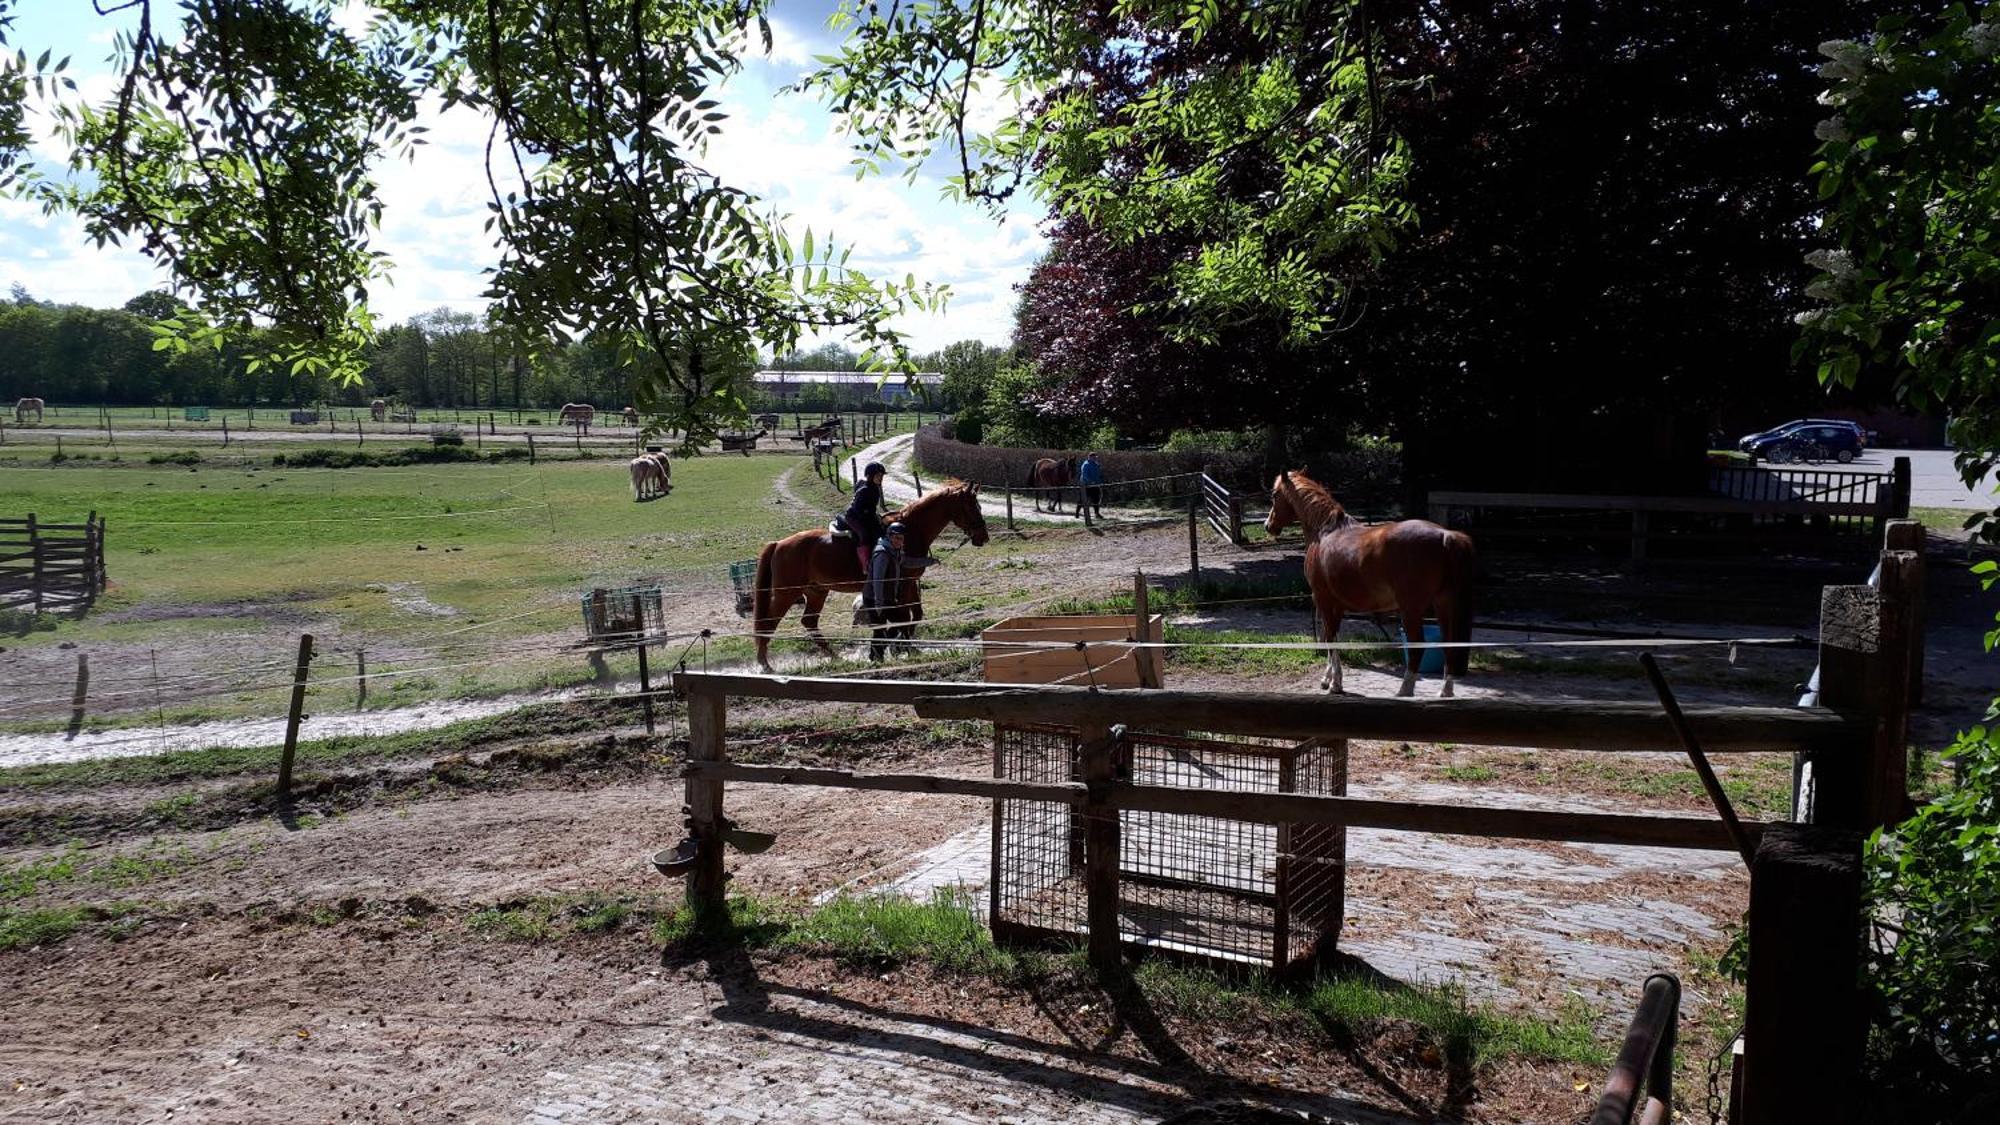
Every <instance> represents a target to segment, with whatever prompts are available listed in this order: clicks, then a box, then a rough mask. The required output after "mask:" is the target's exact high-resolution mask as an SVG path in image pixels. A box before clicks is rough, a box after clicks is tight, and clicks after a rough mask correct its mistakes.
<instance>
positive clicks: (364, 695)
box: [354, 648, 368, 711]
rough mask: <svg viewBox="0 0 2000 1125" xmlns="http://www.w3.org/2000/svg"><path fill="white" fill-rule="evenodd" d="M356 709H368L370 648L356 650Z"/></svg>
mask: <svg viewBox="0 0 2000 1125" xmlns="http://www.w3.org/2000/svg"><path fill="white" fill-rule="evenodd" d="M354 709H355V710H356V711H366V710H367V709H368V650H367V649H365V648H357V649H355V650H354Z"/></svg>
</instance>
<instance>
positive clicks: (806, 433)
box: [799, 422, 840, 442]
mask: <svg viewBox="0 0 2000 1125" xmlns="http://www.w3.org/2000/svg"><path fill="white" fill-rule="evenodd" d="M799 436H800V437H801V438H803V439H805V440H806V441H807V442H815V441H839V440H840V423H838V422H829V423H827V424H826V425H823V426H808V427H806V428H805V429H803V430H800V431H799Z"/></svg>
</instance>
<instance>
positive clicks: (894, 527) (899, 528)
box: [882, 520, 908, 535]
mask: <svg viewBox="0 0 2000 1125" xmlns="http://www.w3.org/2000/svg"><path fill="white" fill-rule="evenodd" d="M882 530H883V531H884V532H886V533H888V534H890V535H901V534H903V533H904V532H905V531H907V530H908V529H907V528H905V527H904V526H903V521H902V520H897V521H896V522H894V523H892V524H890V525H889V526H888V527H885V528H883V529H882Z"/></svg>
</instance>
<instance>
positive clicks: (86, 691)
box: [69, 652, 90, 733]
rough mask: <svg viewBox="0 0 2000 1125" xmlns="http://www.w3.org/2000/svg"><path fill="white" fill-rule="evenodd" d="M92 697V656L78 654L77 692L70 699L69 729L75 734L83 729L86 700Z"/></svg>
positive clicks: (71, 694)
mask: <svg viewBox="0 0 2000 1125" xmlns="http://www.w3.org/2000/svg"><path fill="white" fill-rule="evenodd" d="M89 697H90V654H89V653H83V652H79V653H77V654H76V690H75V691H74V692H71V693H70V697H69V729H70V731H71V733H74V732H76V731H78V730H80V729H82V727H83V705H84V700H86V699H88V698H89Z"/></svg>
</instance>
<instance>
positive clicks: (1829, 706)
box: [655, 522, 1922, 1122]
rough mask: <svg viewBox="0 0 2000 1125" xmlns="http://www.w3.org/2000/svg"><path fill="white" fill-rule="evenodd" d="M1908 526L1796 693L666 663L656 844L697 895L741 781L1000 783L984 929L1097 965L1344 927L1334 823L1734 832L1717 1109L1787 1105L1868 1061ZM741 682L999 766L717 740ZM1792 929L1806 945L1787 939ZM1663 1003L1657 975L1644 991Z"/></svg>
mask: <svg viewBox="0 0 2000 1125" xmlns="http://www.w3.org/2000/svg"><path fill="white" fill-rule="evenodd" d="M1914 527H1915V525H1913V524H1909V523H1906V522H1905V523H1896V524H1892V525H1891V526H1890V527H1889V528H1888V530H1887V540H1886V545H1885V546H1886V549H1884V550H1883V551H1882V552H1881V558H1880V565H1879V567H1878V570H1877V572H1876V574H1875V575H1873V576H1872V577H1871V581H1870V582H1869V583H1868V584H1865V585H1853V586H1830V587H1827V588H1826V589H1825V590H1824V592H1823V595H1822V606H1823V610H1822V621H1821V633H1820V668H1819V672H1818V675H1817V677H1816V682H1817V684H1818V694H1817V697H1816V699H1815V700H1814V702H1815V704H1816V705H1814V706H1800V707H1778V706H1689V707H1681V706H1679V705H1678V704H1677V703H1676V702H1675V701H1674V700H1673V699H1672V697H1671V695H1663V696H1662V698H1661V701H1660V702H1659V703H1658V704H1640V703H1630V702H1605V703H1592V702H1573V701H1561V702H1558V701H1539V700H1498V699H1479V700H1419V701H1404V700H1396V699H1371V698H1349V697H1340V696H1332V697H1317V696H1310V695H1298V694H1268V693H1256V692H1241V691H1220V692H1218V691H1178V690H1165V689H1151V688H1126V689H1105V688H1099V687H1088V686H1084V687H1079V686H1073V685H1071V686H1052V685H994V684H987V683H969V682H925V681H892V680H875V681H858V680H850V679H827V678H819V679H814V678H809V677H771V676H750V675H737V674H727V673H699V672H688V671H682V672H680V673H678V674H677V675H676V677H675V690H676V691H677V692H678V693H679V694H681V695H682V696H683V697H684V698H685V700H686V704H687V709H688V710H687V714H688V750H687V760H686V763H685V765H684V767H683V772H684V775H685V777H686V791H687V792H686V809H687V828H688V836H687V838H686V839H685V840H684V841H682V843H681V844H679V845H678V846H676V847H675V848H672V849H669V850H667V851H664V852H662V853H661V855H660V857H659V858H658V859H656V861H655V862H656V864H658V865H659V867H660V869H661V871H662V872H663V873H667V874H672V875H681V874H685V876H686V879H687V894H688V899H689V901H690V903H692V904H693V905H694V906H695V907H696V908H697V909H703V910H720V909H722V908H723V889H724V886H725V881H726V878H727V875H726V871H725V866H726V851H727V844H726V841H727V840H728V838H729V836H730V834H731V833H732V832H734V831H735V830H736V829H737V827H738V826H737V825H735V823H734V822H733V821H731V820H730V819H729V817H728V814H727V811H726V803H725V791H726V787H727V786H728V784H729V783H731V782H734V783H737V784H744V783H758V784H773V785H804V786H830V787H836V788H849V789H860V790H874V791H888V792H904V793H931V794H956V795H962V796H973V797H983V798H987V799H990V800H991V801H992V803H993V814H992V816H993V832H992V859H991V862H992V878H991V883H990V891H989V901H988V917H989V921H990V924H991V925H992V928H993V930H994V933H995V935H996V936H999V937H1004V938H1011V939H1017V940H1019V939H1028V940H1034V939H1050V938H1053V939H1057V940H1078V941H1080V942H1081V943H1082V944H1084V945H1085V946H1086V947H1087V949H1088V951H1089V956H1090V959H1091V960H1092V962H1093V963H1094V964H1096V965H1097V966H1098V967H1099V968H1100V970H1103V971H1117V970H1118V968H1119V966H1120V965H1121V964H1122V961H1123V958H1124V956H1125V955H1126V954H1127V953H1128V952H1130V953H1137V954H1165V955H1171V956H1180V957H1192V958H1195V959H1197V960H1201V961H1205V962H1210V963H1225V964H1227V963H1234V964H1238V965H1254V966H1259V967H1262V968H1266V969H1270V970H1274V971H1278V972H1284V971H1287V970H1293V969H1300V968H1310V967H1311V966H1313V965H1314V964H1315V963H1318V962H1324V961H1325V960H1326V959H1328V958H1330V957H1331V956H1332V955H1333V954H1334V953H1335V952H1336V951H1337V950H1338V947H1339V934H1340V932H1341V929H1342V925H1341V922H1342V901H1343V891H1342V885H1343V883H1344V878H1345V872H1344V866H1345V863H1344V861H1345V843H1346V833H1347V832H1348V830H1349V829H1354V828H1370V829H1389V830H1394V831H1402V832H1437V833H1447V834H1452V835H1465V836H1477V837H1495V838H1517V839H1532V840H1551V841H1573V842H1589V843H1599V844H1620V845H1638V846H1643V847H1653V848H1670V849H1701V850H1718V851H1740V852H1741V853H1742V855H1743V859H1744V862H1745V863H1746V864H1747V865H1749V867H1750V868H1751V872H1752V875H1751V901H1752V906H1751V912H1750V932H1751V939H1750V940H1751V945H1750V948H1751V950H1752V954H1751V956H1752V961H1751V966H1750V980H1751V986H1750V992H1749V1013H1750V1017H1749V1025H1748V1030H1747V1032H1746V1034H1745V1036H1744V1062H1743V1070H1742V1073H1741V1076H1740V1082H1741V1086H1740V1099H1741V1100H1740V1103H1739V1104H1738V1106H1737V1112H1736V1113H1732V1116H1731V1120H1740V1121H1751V1122H1775V1121H1785V1120H1796V1119H1798V1118H1797V1117H1795V1116H1793V1114H1794V1113H1795V1112H1796V1111H1797V1110H1798V1109H1799V1107H1801V1106H1818V1107H1820V1108H1821V1109H1824V1110H1829V1111H1830V1110H1831V1109H1833V1108H1836V1107H1837V1106H1838V1105H1839V1104H1840V1099H1841V1096H1842V1095H1841V1094H1840V1093H1839V1083H1838V1082H1828V1081H1827V1080H1826V1075H1825V1073H1824V1068H1825V1067H1826V1065H1827V1064H1828V1062H1829V1061H1830V1060H1831V1061H1833V1062H1835V1063H1837V1064H1841V1065H1845V1064H1848V1063H1851V1064H1853V1067H1858V1063H1859V1059H1860V1050H1861V1043H1862V1040H1861V1029H1862V1028H1863V1026H1864V1020H1863V1017H1862V1013H1861V1010H1860V1008H1859V999H1858V989H1857V986H1856V984H1855V976H1854V973H1855V969H1856V967H1857V965H1858V956H1859V951H1858V948H1848V946H1849V944H1850V942H1846V941H1842V940H1838V939H1837V938H1836V935H1845V934H1851V933H1852V932H1853V930H1854V927H1855V925H1856V923H1857V922H1858V919H1859V917H1860V915H1859V903H1860V898H1859V893H1860V881H1859V880H1860V871H1859V835H1858V834H1859V833H1861V832H1865V831H1866V830H1868V829H1870V828H1873V827H1875V826H1879V825H1881V824H1884V823H1890V822H1893V821H1894V820H1896V819H1899V818H1900V817H1901V815H1903V809H1904V808H1905V807H1906V803H1907V800H1908V797H1907V780H1906V777H1905V750H1904V747H1905V743H1906V739H1907V727H1908V709H1909V701H1910V686H1911V682H1912V676H1913V672H1914V670H1915V668H1916V662H1915V656H1914V655H1913V654H1915V653H1916V652H1918V651H1920V649H1921V642H1922V620H1921V615H1920V614H1918V613H1916V612H1915V605H1916V600H1915V599H1916V597H1917V592H1918V591H1919V590H1920V589H1921V582H1922V578H1921V574H1922V555H1921V554H1920V553H1919V552H1917V551H1913V550H1906V549H1902V546H1903V545H1904V544H1906V543H1908V542H1911V541H1912V538H1913V537H1912V534H1911V532H1912V530H1913V529H1914ZM1094 643H1096V644H1102V645H1105V646H1107V647H1111V648H1114V649H1117V648H1123V649H1126V650H1133V649H1134V648H1135V646H1137V644H1138V642H1134V641H1130V640H1109V641H1101V642H1094ZM732 698H757V699H766V700H797V701H841V702H852V703H869V704H874V705H877V706H880V707H885V708H887V707H893V708H905V707H907V708H910V709H913V710H914V712H915V713H916V715H918V716H919V717H921V718H924V719H930V720H956V721H972V722H978V723H985V724H990V725H991V730H992V732H993V739H994V753H993V769H992V777H991V778H990V779H982V778H968V777H955V776H948V775H940V774H893V773H873V774H871V773H864V772H857V771H852V770H836V769H825V768H812V767H792V766H786V765H764V764H756V765H752V764H738V763H734V762H731V761H729V760H728V752H727V731H728V722H729V720H728V713H729V712H728V701H729V700H730V699H732ZM1355 738H1367V739H1378V740H1383V739H1386V740H1406V741H1409V742H1428V743H1448V744H1460V745H1486V746H1504V747H1512V748H1517V749H1526V748H1546V749H1561V750H1570V751H1584V752H1588V753H1604V754H1612V755H1615V754H1619V753H1627V752H1634V751H1652V752H1658V751H1674V750H1685V751H1686V752H1687V753H1688V754H1689V755H1690V756H1692V757H1693V758H1694V759H1695V761H1696V764H1697V766H1698V767H1699V768H1700V769H1702V770H1704V771H1705V770H1707V768H1708V767H1707V765H1706V762H1705V759H1704V758H1703V757H1702V755H1703V754H1711V755H1712V754H1730V755H1734V754H1747V753H1777V754H1789V755H1792V756H1794V757H1795V758H1796V759H1797V760H1798V761H1800V762H1802V763H1803V764H1804V765H1805V767H1806V770H1805V772H1806V773H1807V774H1809V776H1810V777H1811V778H1812V782H1811V785H1810V787H1809V788H1807V789H1804V790H1802V791H1801V793H1800V795H1799V797H1798V799H1797V802H1796V807H1795V815H1796V816H1797V817H1798V818H1799V820H1800V821H1801V822H1802V823H1791V822H1754V821H1752V822H1739V821H1738V820H1737V818H1735V817H1734V816H1733V814H1730V813H1729V811H1728V809H1727V801H1726V798H1724V797H1722V795H1721V790H1720V789H1719V788H1714V789H1713V790H1712V792H1713V794H1714V795H1715V796H1716V797H1717V800H1718V805H1719V806H1720V807H1719V810H1718V811H1720V812H1722V813H1723V816H1722V817H1721V818H1720V819H1716V818H1704V817H1684V816H1653V815H1632V814H1621V813H1601V812H1567V811H1547V810H1538V809H1522V808H1503V807H1486V806H1480V805H1476V804H1463V803H1449V804H1447V803H1437V802H1427V801H1381V800H1371V799H1363V798H1355V797H1350V796H1346V795H1345V789H1346V783H1347V781H1348V777H1347V769H1346V766H1347V760H1346V757H1347V744H1348V741H1349V740H1350V739H1355ZM742 827H746V828H748V827H756V826H751V825H745V826H742ZM771 827H777V826H771ZM780 835H781V836H782V833H781V834H780ZM779 846H780V847H782V846H783V845H782V840H781V842H780V845H779ZM1802 895H1803V896H1807V898H1808V899H1809V900H1810V904H1809V905H1804V904H1802V900H1801V896H1802ZM1829 939H1835V940H1829ZM1802 946H1810V947H1811V948H1813V949H1814V950H1815V951H1816V952H1815V954H1814V955H1813V956H1810V957H1805V956H1800V955H1798V953H1797V952H1796V951H1797V950H1798V949H1799V948H1801V947H1802ZM1635 983H1636V982H1635ZM1660 1003H1664V1001H1661V1000H1657V999H1655V1000H1649V1004H1651V1005H1652V1007H1653V1008H1654V1009H1655V1010H1656V1009H1657V1008H1658V1005H1659V1004H1660ZM1643 1015H1644V1013H1642V1016H1643ZM1648 1018H1651V1017H1648ZM1651 1050H1652V1048H1650V1047H1649V1048H1648V1052H1649V1054H1648V1057H1651V1056H1650V1051H1651ZM1669 1050H1670V1048H1669ZM1853 1067H1850V1068H1849V1069H1846V1070H1842V1071H1837V1073H1846V1074H1852V1073H1855V1069H1854V1068H1853ZM1642 1069H1643V1066H1642ZM1739 1114H1740V1116H1739Z"/></svg>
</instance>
